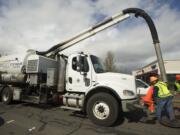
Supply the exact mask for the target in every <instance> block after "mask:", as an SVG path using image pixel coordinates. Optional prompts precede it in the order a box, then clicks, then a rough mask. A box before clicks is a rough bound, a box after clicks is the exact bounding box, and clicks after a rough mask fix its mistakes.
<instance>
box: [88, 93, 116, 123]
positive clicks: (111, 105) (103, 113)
mask: <svg viewBox="0 0 180 135" xmlns="http://www.w3.org/2000/svg"><path fill="white" fill-rule="evenodd" d="M86 111H87V115H88V117H89V118H90V119H91V120H92V122H93V123H95V124H98V125H101V126H111V125H113V124H114V123H115V122H116V120H117V119H118V113H119V104H118V102H117V100H116V99H115V98H114V97H113V96H112V95H110V94H108V93H97V94H95V95H93V96H92V97H90V99H89V100H88V102H87V107H86Z"/></svg>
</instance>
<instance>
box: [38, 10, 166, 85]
mask: <svg viewBox="0 0 180 135" xmlns="http://www.w3.org/2000/svg"><path fill="white" fill-rule="evenodd" d="M129 14H135V16H136V17H138V16H140V17H142V18H144V19H145V21H146V23H147V24H148V26H149V29H150V32H151V35H152V39H153V43H154V47H155V51H156V56H157V61H158V64H159V68H160V73H161V78H162V80H163V81H164V82H167V77H166V72H165V67H164V61H163V58H162V53H161V48H160V44H159V38H158V34H157V31H156V27H155V25H154V23H153V21H152V19H151V17H150V16H149V15H148V14H147V13H146V12H145V11H144V10H142V9H139V8H127V9H124V10H123V11H122V12H120V13H118V14H116V15H114V16H111V17H110V18H108V19H106V20H104V21H103V22H101V23H98V24H96V25H95V26H92V27H90V28H88V29H87V30H85V31H83V32H81V33H79V34H77V35H76V36H74V37H72V38H70V39H69V40H66V41H64V42H61V43H59V44H57V45H55V46H53V47H52V48H50V49H49V50H47V51H44V52H39V51H37V52H36V53H37V54H39V55H46V56H48V55H56V54H58V53H59V52H60V51H62V50H64V49H67V48H69V47H71V46H72V45H75V44H76V43H78V42H80V41H82V40H84V39H87V38H89V37H91V36H93V35H95V34H96V33H98V32H100V31H102V30H105V29H107V28H108V27H111V26H113V25H115V24H117V23H119V22H121V21H123V20H125V19H127V18H128V17H129V16H130V15H129Z"/></svg>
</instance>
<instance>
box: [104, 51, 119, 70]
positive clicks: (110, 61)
mask: <svg viewBox="0 0 180 135" xmlns="http://www.w3.org/2000/svg"><path fill="white" fill-rule="evenodd" d="M104 65H105V68H106V71H108V72H116V71H117V70H116V66H115V59H114V54H113V53H112V52H111V51H108V52H107V54H106V57H105V61H104Z"/></svg>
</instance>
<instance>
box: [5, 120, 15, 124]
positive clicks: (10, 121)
mask: <svg viewBox="0 0 180 135" xmlns="http://www.w3.org/2000/svg"><path fill="white" fill-rule="evenodd" d="M14 121H15V120H9V121H7V122H6V123H7V124H9V123H12V122H14Z"/></svg>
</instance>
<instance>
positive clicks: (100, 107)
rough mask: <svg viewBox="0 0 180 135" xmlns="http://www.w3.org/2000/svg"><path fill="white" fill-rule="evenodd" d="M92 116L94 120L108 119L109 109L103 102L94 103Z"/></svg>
mask: <svg viewBox="0 0 180 135" xmlns="http://www.w3.org/2000/svg"><path fill="white" fill-rule="evenodd" d="M93 114H94V116H95V117H96V118H98V119H100V120H104V119H106V118H108V117H109V114H110V108H109V106H108V105H107V104H106V103H105V102H96V103H95V104H94V106H93Z"/></svg>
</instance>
